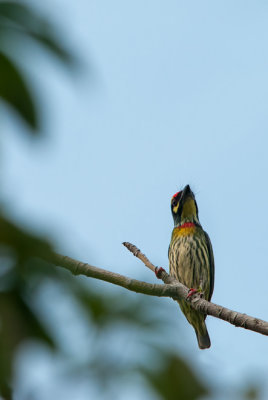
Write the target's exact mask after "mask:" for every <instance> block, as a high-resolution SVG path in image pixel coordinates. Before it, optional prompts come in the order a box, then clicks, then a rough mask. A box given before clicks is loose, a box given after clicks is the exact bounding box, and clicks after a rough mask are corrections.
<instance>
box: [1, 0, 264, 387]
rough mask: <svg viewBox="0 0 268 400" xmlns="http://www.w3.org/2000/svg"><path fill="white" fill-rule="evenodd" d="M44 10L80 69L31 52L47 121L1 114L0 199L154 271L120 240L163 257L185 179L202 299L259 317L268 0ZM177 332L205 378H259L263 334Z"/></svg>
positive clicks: (117, 262)
mask: <svg viewBox="0 0 268 400" xmlns="http://www.w3.org/2000/svg"><path fill="white" fill-rule="evenodd" d="M40 7H41V5H40ZM42 9H43V10H44V11H45V13H46V14H47V15H48V16H49V17H50V18H51V19H52V20H53V21H54V22H56V23H58V24H59V28H61V29H62V30H63V31H64V32H65V35H64V36H65V40H66V42H67V43H69V44H70V46H71V47H74V48H76V49H77V53H78V55H79V56H80V58H81V59H82V60H84V70H83V73H81V75H80V76H79V77H75V78H72V77H70V76H69V75H68V73H66V72H63V71H62V70H61V69H60V68H59V66H58V64H56V63H54V62H50V61H48V60H47V59H46V58H45V57H44V56H42V55H40V56H38V57H37V58H36V60H35V61H34V63H33V65H32V66H30V67H29V65H28V64H27V63H25V64H27V65H26V67H27V68H31V71H32V72H33V73H34V75H35V78H36V88H38V91H39V92H40V94H39V96H40V98H41V99H42V100H43V101H44V103H47V109H46V113H45V118H44V119H45V121H44V122H45V129H44V138H43V139H42V140H41V142H38V141H36V143H32V142H31V141H25V139H23V138H20V136H19V135H18V134H17V129H18V127H19V129H21V127H20V126H19V125H17V124H16V123H14V122H13V121H12V120H11V118H9V117H8V116H7V117H6V119H5V121H4V124H5V125H4V126H5V128H6V135H5V140H2V145H3V149H2V153H3V160H2V170H3V174H2V180H3V187H4V195H5V199H6V206H7V207H8V208H9V209H10V212H12V213H14V212H16V215H17V216H18V217H19V218H20V220H21V221H25V222H27V220H28V219H29V220H34V221H35V224H36V227H38V228H40V226H41V227H42V231H43V232H44V233H49V232H51V231H52V232H53V233H54V235H55V238H56V239H57V241H58V243H59V248H60V249H61V251H62V252H65V253H67V254H69V255H71V256H75V257H77V258H79V259H82V260H84V261H88V262H90V263H92V264H96V265H99V266H102V267H106V268H109V269H111V270H113V271H117V272H120V273H125V274H127V275H129V276H133V277H135V278H141V279H146V280H147V281H150V282H155V278H154V276H152V274H151V273H150V272H149V271H145V270H144V268H143V267H142V265H140V264H137V263H136V262H135V261H134V259H133V258H131V257H130V255H129V254H128V253H127V252H126V250H125V249H124V248H123V247H122V246H121V242H122V241H131V242H133V243H135V244H137V245H138V246H139V247H141V248H142V249H143V250H144V251H145V252H146V254H147V255H148V256H149V257H150V258H151V260H152V261H153V262H154V263H156V264H158V265H162V266H167V248H168V245H169V240H170V234H171V230H172V217H171V213H170V197H171V196H172V195H173V194H174V193H175V192H177V191H178V190H179V189H180V188H182V187H183V186H184V185H185V184H187V183H189V184H190V185H191V187H192V188H193V190H194V191H195V193H196V199H197V202H198V205H199V214H200V222H201V223H202V225H203V227H204V229H205V230H207V232H208V233H209V235H210V237H211V241H212V244H213V248H214V253H215V261H216V281H215V291H214V296H213V301H214V302H216V303H219V304H222V305H224V306H226V307H230V308H232V309H235V310H238V311H241V312H245V313H248V314H250V315H253V316H257V317H260V318H262V319H265V320H268V311H267V277H268V269H267V245H268V237H267V224H268V216H267V212H266V210H267V203H268V183H267V172H268V160H267V145H268V143H267V127H268V122H267V105H268V104H267V103H268V97H267V93H268V78H267V71H268V52H267V39H268V28H267V18H268V4H267V2H265V1H255V2H252V1H236V2H234V1H218V2H215V1H189V2H183V1H167V2H163V1H152V0H151V1H141V0H140V1H135V2H134V1H132V2H126V1H90V2H88V1H85V0H84V1H83V0H77V1H76V2H71V1H63V0H47V1H46V3H45V4H42ZM89 66H91V69H90V68H89ZM91 70H92V73H90V71H91ZM126 295H127V293H126ZM167 307H169V308H170V310H171V311H170V312H174V311H173V309H174V304H173V303H172V304H170V305H168V306H167ZM178 318H180V317H179V309H178ZM181 321H182V319H181ZM185 325H187V324H186V322H185ZM185 329H186V332H187V335H188V336H189V338H188V344H187V345H188V348H187V355H189V356H191V359H192V357H193V356H194V357H195V359H196V362H197V369H198V368H201V370H206V375H207V376H213V379H215V380H216V381H219V382H221V384H223V385H225V384H226V385H228V384H229V383H232V382H236V383H238V382H240V381H241V382H243V380H244V379H246V378H252V380H254V377H255V376H257V377H258V376H259V377H260V378H261V380H263V379H264V378H267V370H268V361H267V352H268V339H267V338H266V337H264V336H261V335H258V334H256V333H253V332H247V331H245V330H242V329H236V328H234V327H232V326H231V325H228V324H227V323H224V322H222V321H219V320H216V319H213V318H208V329H209V332H210V337H211V341H212V347H211V349H210V350H208V351H204V352H200V351H199V350H198V349H197V345H196V339H195V336H194V334H193V332H192V328H191V327H190V326H186V327H185ZM174 335H175V333H174ZM172 340H174V338H173V339H172ZM181 347H183V346H182V345H181V344H179V343H178V348H179V349H180V348H181ZM248 380H250V379H248Z"/></svg>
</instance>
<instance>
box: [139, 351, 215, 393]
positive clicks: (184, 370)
mask: <svg viewBox="0 0 268 400" xmlns="http://www.w3.org/2000/svg"><path fill="white" fill-rule="evenodd" d="M165 357H166V360H165V361H164V362H163V363H161V364H160V368H159V369H158V370H145V372H144V374H145V376H146V377H147V379H148V382H149V383H150V385H151V386H152V388H153V389H154V390H155V391H156V392H157V394H158V395H161V397H162V398H163V399H164V400H178V399H183V400H196V399H199V398H201V396H204V395H207V394H208V389H207V388H206V387H205V385H204V383H202V382H201V381H200V380H199V379H198V378H197V377H196V375H195V374H194V373H193V371H192V370H191V369H190V368H189V367H188V365H187V364H186V363H185V361H183V360H182V359H181V358H179V356H177V355H173V354H167V355H165Z"/></svg>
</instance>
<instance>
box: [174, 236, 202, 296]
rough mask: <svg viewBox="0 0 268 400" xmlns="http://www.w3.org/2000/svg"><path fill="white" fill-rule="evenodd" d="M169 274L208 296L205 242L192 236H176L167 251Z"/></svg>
mask: <svg viewBox="0 0 268 400" xmlns="http://www.w3.org/2000/svg"><path fill="white" fill-rule="evenodd" d="M169 264H170V274H171V275H172V276H174V277H176V278H177V279H178V280H179V281H180V282H181V283H183V284H184V285H185V286H187V287H188V288H196V289H201V290H202V291H203V292H204V293H205V297H206V298H208V294H209V258H208V250H207V247H206V245H205V243H204V242H203V241H202V240H200V238H195V237H194V236H188V237H181V238H177V239H176V240H175V241H174V242H173V243H172V245H171V247H170V252H169Z"/></svg>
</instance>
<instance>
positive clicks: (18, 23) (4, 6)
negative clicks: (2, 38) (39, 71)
mask: <svg viewBox="0 0 268 400" xmlns="http://www.w3.org/2000/svg"><path fill="white" fill-rule="evenodd" d="M0 26H1V27H2V31H3V29H7V30H8V31H7V34H8V33H9V30H10V29H13V30H14V31H15V32H17V33H19V34H24V35H28V36H30V37H32V38H33V39H35V40H36V41H37V42H38V43H39V44H40V45H42V46H44V47H45V48H46V49H48V50H50V51H51V52H52V53H53V55H54V56H56V57H58V58H59V59H60V60H61V61H62V62H63V63H64V64H66V65H69V66H72V67H73V66H75V65H76V64H77V61H76V59H75V57H74V56H73V55H72V53H71V52H70V51H68V50H67V48H65V46H63V45H62V44H61V41H60V39H59V38H58V36H57V35H56V33H55V30H54V28H53V26H52V24H50V23H49V22H48V21H47V20H46V19H45V18H44V17H43V16H41V15H40V14H39V13H38V12H37V11H35V10H34V9H33V8H31V7H29V6H28V5H26V4H23V3H21V2H20V3H18V2H9V1H3V2H0Z"/></svg>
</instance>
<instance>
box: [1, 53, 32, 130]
mask: <svg viewBox="0 0 268 400" xmlns="http://www.w3.org/2000/svg"><path fill="white" fill-rule="evenodd" d="M0 97H1V98H2V99H3V100H4V101H6V102H7V103H8V104H9V105H10V106H11V107H12V108H14V109H15V110H16V111H17V113H18V114H19V115H20V116H21V117H22V119H23V120H24V121H25V122H26V123H27V124H28V125H30V127H31V128H33V129H34V130H36V129H37V128H38V122H37V112H36V108H35V105H34V101H33V98H32V95H31V93H30V91H29V89H28V86H27V84H26V82H25V80H24V78H23V77H22V75H21V73H20V71H19V69H18V68H17V67H16V66H15V64H14V63H13V61H11V60H10V59H9V58H8V57H7V56H6V55H5V54H3V53H2V52H0Z"/></svg>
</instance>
